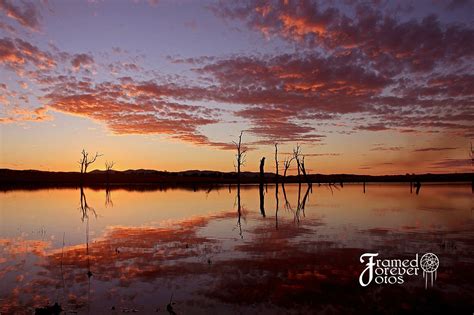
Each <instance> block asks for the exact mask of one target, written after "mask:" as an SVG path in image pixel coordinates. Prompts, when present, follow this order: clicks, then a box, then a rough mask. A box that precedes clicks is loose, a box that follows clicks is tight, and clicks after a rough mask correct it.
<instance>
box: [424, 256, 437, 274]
mask: <svg viewBox="0 0 474 315" xmlns="http://www.w3.org/2000/svg"><path fill="white" fill-rule="evenodd" d="M420 266H421V269H423V271H424V272H426V273H432V272H435V271H436V269H438V267H439V259H438V256H436V255H435V254H433V253H426V254H424V255H423V256H421V260H420Z"/></svg>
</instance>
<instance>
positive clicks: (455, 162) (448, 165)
mask: <svg viewBox="0 0 474 315" xmlns="http://www.w3.org/2000/svg"><path fill="white" fill-rule="evenodd" d="M471 165H472V164H471V160H470V159H451V158H447V159H443V160H440V161H436V162H433V163H431V165H430V167H431V168H439V169H453V168H454V169H463V170H464V171H466V172H469V171H472V168H470V167H471Z"/></svg>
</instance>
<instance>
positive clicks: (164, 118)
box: [44, 77, 222, 147]
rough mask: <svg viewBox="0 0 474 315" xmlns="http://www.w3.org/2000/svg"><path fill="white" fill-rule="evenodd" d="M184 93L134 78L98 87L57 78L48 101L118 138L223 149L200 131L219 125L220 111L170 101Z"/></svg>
mask: <svg viewBox="0 0 474 315" xmlns="http://www.w3.org/2000/svg"><path fill="white" fill-rule="evenodd" d="M185 90H186V89H185ZM180 93H186V91H184V92H183V91H181V90H180V89H179V88H177V87H174V86H172V85H159V84H157V83H154V82H150V81H146V82H135V81H133V80H132V79H131V78H123V79H122V80H121V82H102V83H97V84H94V83H91V82H88V81H79V80H77V79H75V78H72V77H70V78H68V79H66V78H57V80H56V83H55V84H54V85H53V86H51V87H50V91H49V93H47V94H46V95H45V96H44V100H45V101H46V102H47V103H48V105H49V107H50V108H51V109H53V110H56V111H60V112H64V113H68V114H73V115H79V116H84V117H88V118H91V119H93V120H96V121H99V122H103V123H105V124H106V125H107V126H108V127H109V129H110V130H111V131H112V132H114V133H115V134H163V135H168V136H170V137H173V138H175V139H179V140H183V141H187V142H191V143H195V144H201V145H215V146H218V147H220V146H222V144H221V143H212V142H211V141H210V140H209V139H208V138H207V137H206V136H204V135H203V134H201V133H200V132H199V131H198V129H199V127H202V126H205V125H209V124H214V123H217V122H218V121H219V120H218V116H219V110H217V109H210V108H206V107H202V106H195V105H187V104H180V103H177V102H172V101H169V100H167V99H168V98H169V97H179V95H180Z"/></svg>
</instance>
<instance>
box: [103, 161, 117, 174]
mask: <svg viewBox="0 0 474 315" xmlns="http://www.w3.org/2000/svg"><path fill="white" fill-rule="evenodd" d="M114 165H115V162H114V161H112V162H107V161H105V170H106V171H107V172H110V171H111V170H112V169H113V168H114Z"/></svg>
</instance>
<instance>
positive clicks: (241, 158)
mask: <svg viewBox="0 0 474 315" xmlns="http://www.w3.org/2000/svg"><path fill="white" fill-rule="evenodd" d="M243 133H244V132H243V131H241V132H240V135H239V141H238V142H235V141H232V143H234V145H235V148H236V149H237V154H236V162H237V165H235V166H236V168H237V181H238V182H239V183H240V167H241V166H242V165H244V163H245V152H246V151H247V150H246V149H244V148H242V134H243Z"/></svg>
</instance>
